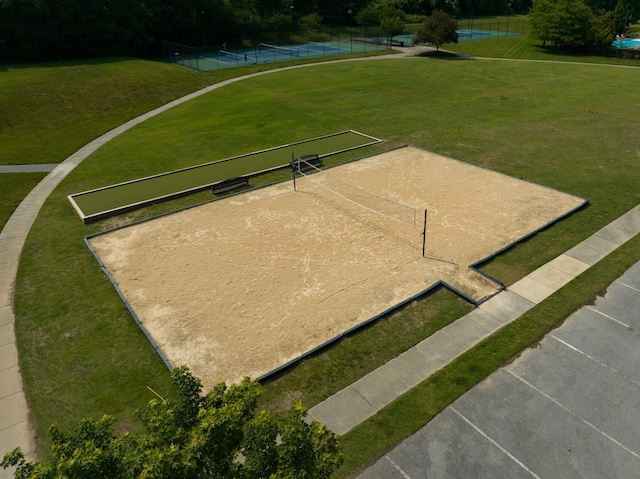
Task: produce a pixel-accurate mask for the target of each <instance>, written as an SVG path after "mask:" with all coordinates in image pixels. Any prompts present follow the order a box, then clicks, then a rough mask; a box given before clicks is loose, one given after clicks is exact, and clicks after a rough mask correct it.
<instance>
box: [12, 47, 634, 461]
mask: <svg viewBox="0 0 640 479" xmlns="http://www.w3.org/2000/svg"><path fill="white" fill-rule="evenodd" d="M148 65H149V68H151V69H153V67H154V66H156V64H153V63H149V64H148ZM638 79H640V71H639V70H622V69H616V68H603V67H597V66H584V65H545V64H540V63H533V64H525V63H506V62H489V61H482V62H480V61H456V62H446V61H433V60H428V59H418V58H415V59H402V60H400V59H398V60H379V61H378V60H375V61H367V62H352V63H349V64H333V65H321V66H314V67H311V68H305V69H299V70H293V71H286V72H278V73H275V74H270V75H266V76H263V77H259V78H254V79H251V80H246V81H242V82H238V83H235V84H233V85H230V86H228V87H225V88H222V89H220V90H217V91H215V92H213V93H211V94H208V95H207V96H205V97H202V98H201V99H199V100H196V101H193V102H191V103H189V104H185V105H183V106H181V107H178V108H177V109H175V110H173V111H170V112H168V113H166V114H163V115H162V116H160V117H157V118H155V119H153V120H150V121H149V122H147V123H145V124H143V125H140V126H139V127H136V128H135V129H133V130H132V131H130V132H129V133H127V134H124V135H122V136H121V137H119V138H118V139H117V140H115V141H114V142H112V143H110V144H107V145H105V146H104V147H103V148H101V149H100V150H98V152H97V153H96V154H94V155H92V157H90V158H89V159H87V160H86V161H85V162H84V163H83V164H82V165H80V166H79V167H78V168H77V169H76V170H75V171H74V172H73V173H71V175H70V176H69V177H68V178H67V179H66V180H65V181H64V182H63V183H62V184H61V185H60V187H59V188H58V189H57V190H56V191H55V192H54V193H53V195H52V196H51V198H50V200H49V201H48V202H47V203H46V204H45V206H44V208H43V210H42V211H41V214H40V215H39V217H38V220H37V221H36V223H35V225H34V228H33V230H32V232H31V234H30V237H29V238H28V240H27V244H26V246H25V250H24V252H23V256H22V262H21V267H20V271H19V277H18V285H17V291H16V297H15V305H16V315H17V324H16V326H17V334H18V343H19V348H20V354H21V361H22V367H23V372H24V374H25V379H26V383H27V393H28V396H29V399H30V401H31V403H32V406H33V410H34V414H35V417H36V420H37V422H38V425H39V427H40V430H41V433H42V434H44V431H45V430H46V428H47V426H48V424H49V423H50V422H51V421H56V422H58V423H60V424H62V425H63V426H64V427H69V426H73V425H75V424H77V421H78V420H79V419H80V418H82V417H85V416H99V415H101V414H103V413H111V414H116V415H118V416H119V417H120V418H121V420H122V422H121V425H120V428H121V429H122V430H125V429H130V428H133V427H135V419H134V413H133V411H134V410H135V409H136V408H138V407H140V406H141V405H142V404H143V403H144V402H145V401H147V400H149V399H151V398H152V397H153V396H152V394H151V393H150V392H149V391H148V390H147V388H146V386H150V387H152V388H154V390H156V391H159V392H160V393H161V394H163V395H164V394H168V374H167V372H166V370H165V368H164V365H163V364H162V362H161V361H160V359H159V358H158V356H157V355H156V354H155V352H154V351H153V349H152V348H151V346H150V345H149V343H148V342H147V340H146V338H145V337H144V336H143V335H142V333H140V332H139V330H138V329H137V327H136V326H135V325H134V323H133V321H132V319H131V317H130V315H129V314H128V312H127V310H126V308H125V307H124V306H123V305H122V303H121V301H120V299H119V297H118V295H117V294H116V292H115V291H114V289H113V287H112V286H111V285H110V284H109V283H108V281H107V280H106V278H105V277H104V276H103V274H102V273H101V271H100V268H99V267H98V265H97V264H96V263H95V261H94V259H93V257H92V256H91V254H90V253H89V251H88V250H87V248H86V247H85V245H84V243H83V237H84V236H85V235H87V234H89V233H92V232H96V231H100V230H102V229H106V228H107V227H110V226H113V225H117V224H120V223H123V222H127V221H130V220H132V219H135V218H142V217H146V216H150V215H153V214H157V213H160V212H163V211H167V210H170V209H174V208H178V207H182V206H186V205H189V204H193V203H197V202H200V201H205V200H207V199H209V198H210V195H206V194H200V195H194V196H193V197H189V198H184V199H181V200H179V201H176V202H171V203H166V204H162V205H156V206H154V207H151V208H148V209H146V210H143V211H140V212H137V213H134V214H131V215H128V216H126V217H121V218H115V219H113V220H109V221H105V222H102V223H98V224H95V225H92V226H89V227H86V226H84V225H83V224H82V222H81V221H80V220H79V218H78V217H77V216H76V215H75V213H74V212H73V210H72V209H71V207H70V205H69V203H68V201H67V199H66V195H68V194H70V193H74V192H78V191H83V190H86V189H89V188H93V187H96V186H102V185H104V184H110V183H115V182H118V181H124V180H129V179H132V178H137V177H140V176H145V175H150V174H155V173H159V172H163V171H168V170H172V169H176V168H181V167H185V166H191V165H195V164H199V163H202V162H205V161H211V160H214V159H220V158H225V157H228V156H233V155H237V154H242V153H247V152H250V151H256V150H260V149H264V148H268V147H270V146H276V145H279V144H284V143H287V142H291V141H296V140H299V139H305V138H310V137H312V136H319V135H322V134H327V133H332V132H335V131H341V130H345V129H351V128H353V129H356V130H359V131H362V132H364V133H367V134H371V135H374V136H378V137H381V138H384V139H386V140H387V141H386V143H385V144H384V147H392V146H397V145H400V144H405V143H411V144H414V145H416V146H421V147H423V148H426V149H428V150H432V151H436V152H438V153H442V154H445V155H448V156H452V157H454V158H458V159H462V160H466V161H470V162H473V163H475V164H479V165H482V166H485V167H488V168H492V169H495V170H499V171H502V172H504V173H507V174H511V175H514V176H518V177H523V178H525V179H528V180H531V181H535V182H538V183H542V184H545V185H547V186H551V187H554V188H558V189H561V190H563V191H567V192H569V193H573V194H576V195H579V196H583V197H587V198H589V199H590V200H591V202H592V204H591V206H590V207H589V208H587V209H586V210H584V211H582V212H580V213H578V214H577V215H575V216H574V217H572V218H569V219H567V220H565V221H563V222H561V223H560V224H558V225H556V226H554V227H553V228H551V229H550V230H548V231H546V232H545V233H543V234H540V235H537V236H536V237H535V238H533V239H531V240H530V241H528V242H527V243H526V244H524V245H521V246H518V247H517V248H515V249H514V250H513V251H511V252H510V253H509V254H507V255H505V256H504V257H501V258H499V259H497V260H496V261H494V262H492V264H491V265H490V271H491V274H493V275H494V276H497V277H499V278H501V279H503V280H504V281H506V282H507V283H509V282H512V281H514V280H516V279H518V278H519V277H522V276H523V275H524V274H526V273H527V272H529V271H531V270H532V269H534V268H535V267H536V266H538V265H539V264H542V263H544V262H546V261H548V260H549V259H550V258H552V257H554V256H556V255H557V254H559V253H561V252H563V251H565V250H566V249H567V248H568V247H570V246H572V245H574V244H575V243H576V242H578V241H579V240H581V239H583V238H584V237H586V236H588V235H589V234H591V233H593V232H594V231H595V230H597V229H598V228H599V227H601V226H603V225H604V224H606V223H608V222H609V221H611V220H612V219H614V218H615V217H617V216H619V215H620V214H622V213H624V212H625V211H627V210H628V209H629V208H631V207H633V206H635V205H636V204H637V203H638V201H639V199H640V197H639V192H638V188H637V184H638V180H640V178H639V176H640V173H638V172H637V171H636V170H637V168H635V167H634V166H635V165H636V164H637V160H638V151H637V145H636V143H637V142H636V141H635V135H634V132H633V126H634V111H633V108H632V107H631V106H632V105H635V103H636V102H637V101H636V99H635V96H634V94H633V91H634V89H635V84H636V83H637V81H638ZM375 150H376V149H375V148H371V149H369V150H368V152H370V151H375ZM340 159H344V157H341V158H340ZM49 161H50V160H48V161H47V162H49ZM277 178H278V175H277V174H275V175H272V176H271V177H270V179H277ZM634 245H635V247H634V248H632V249H631V251H629V250H625V254H626V256H625V258H626V259H628V258H639V257H640V252H639V251H638V247H637V243H634ZM614 270H615V268H614ZM610 276H611V274H610V273H609V274H608V275H604V274H603V275H601V277H600V276H598V277H597V278H594V284H598V281H603V282H604V281H610V279H609V278H610ZM606 284H608V283H606V282H604V283H603V284H602V286H601V287H604V286H606ZM572 292H573V293H572V294H575V295H576V296H577V297H578V298H583V300H588V299H589V298H590V296H591V295H592V293H591V292H590V291H588V290H585V291H583V290H582V289H581V288H580V287H576V288H575V289H572ZM577 303H579V301H576V304H577ZM413 308H418V309H422V310H423V311H425V312H424V313H419V316H420V318H423V320H424V324H423V325H422V326H411V324H412V322H413V321H414V320H412V319H410V318H411V316H407V317H406V318H408V319H404V320H403V319H401V320H399V321H398V320H397V318H389V319H388V320H387V321H383V322H381V323H380V324H379V331H378V333H376V330H375V329H374V328H371V329H370V330H368V331H366V332H365V333H367V334H374V336H375V341H374V340H373V339H371V340H367V341H363V343H369V342H371V344H372V345H375V347H370V349H369V351H370V352H367V350H366V349H363V348H366V347H367V344H363V345H361V346H360V347H358V346H356V347H355V348H353V343H355V342H357V341H358V335H356V336H354V337H353V340H351V341H343V342H342V343H341V344H339V345H338V346H337V347H336V348H334V349H332V350H330V351H328V352H327V353H326V354H323V355H319V356H318V357H316V358H313V359H312V360H310V361H308V362H306V363H304V364H303V365H300V366H299V367H297V368H295V370H293V371H291V372H289V373H288V374H287V375H286V376H285V377H283V378H282V379H281V380H279V381H276V382H274V384H272V385H269V386H268V387H267V398H265V399H266V400H267V401H266V403H267V405H268V406H269V407H272V408H275V409H280V408H282V407H286V405H287V404H289V403H290V402H291V401H293V400H296V399H302V400H303V401H304V402H305V403H306V404H307V405H309V406H311V405H313V404H315V403H316V402H317V401H319V400H321V399H322V398H323V397H326V395H328V394H330V393H331V392H332V391H335V390H338V389H340V388H341V387H342V386H343V385H344V384H346V383H347V382H348V381H350V380H351V379H345V378H357V377H358V376H359V375H361V374H364V372H366V370H367V368H372V367H374V366H375V364H377V363H379V362H381V361H384V360H385V356H393V355H395V354H397V353H398V351H400V350H401V349H402V348H405V347H407V345H408V344H409V343H410V342H411V341H417V340H418V339H419V338H420V337H423V336H426V335H428V334H430V331H432V330H433V327H437V325H439V324H445V323H446V322H447V321H449V320H450V319H451V316H450V315H453V316H455V315H456V314H457V315H460V314H463V312H464V310H465V309H466V308H465V305H463V304H460V302H459V300H458V299H456V298H454V297H453V296H452V295H450V294H441V293H439V294H438V295H436V297H434V298H429V299H426V300H425V301H424V303H421V304H419V305H416V306H413ZM427 311H428V312H427ZM563 311H564V310H563ZM411 312H412V310H411V308H407V311H406V313H411ZM403 313H405V312H403ZM563 314H564V313H563ZM424 318H426V319H424ZM545 327H546V326H545ZM384 328H391V329H392V330H393V331H396V328H397V330H398V331H402V328H409V329H412V328H413V330H412V332H411V336H412V339H410V340H407V343H405V344H402V345H400V346H398V344H396V343H399V342H400V340H399V339H398V336H397V335H392V334H388V330H385V329H384ZM538 330H542V331H543V330H544V327H543V328H542V329H540V328H538V329H537V331H538ZM370 331H371V332H370ZM362 337H363V338H366V336H365V335H363V336H362ZM350 339H351V338H350ZM385 339H387V341H385ZM521 344H524V345H526V341H525V342H523V343H520V342H519V343H518V345H521ZM522 347H524V346H522ZM498 349H500V348H499V347H498ZM378 350H380V351H381V354H379V355H375V357H373V353H375V352H376V351H378ZM332 355H336V356H335V358H336V359H333V358H334V357H333V356H332ZM354 358H355V359H354ZM358 358H361V360H358ZM314 361H315V362H314ZM322 363H325V364H322ZM363 365H364V366H363ZM316 366H317V367H316ZM491 367H495V364H494V363H491V366H490V367H489V368H488V369H490V368H491ZM321 368H324V369H321ZM481 369H482V373H481V374H479V375H476V376H472V377H471V378H470V379H469V381H467V383H469V384H470V383H472V382H473V381H475V380H477V379H478V378H479V377H480V376H482V375H483V374H485V372H484V371H485V369H484V368H481ZM316 371H325V373H324V374H323V375H319V374H316ZM454 382H455V378H454ZM445 389H446V390H447V391H449V389H447V388H445ZM396 414H402V413H396ZM418 414H419V413H418ZM427 419H428V415H425V416H424V417H423V419H422V421H423V422H424V421H426V420H427ZM418 422H420V419H418ZM412 428H415V425H412V426H411V427H409V428H404V427H398V428H397V429H398V435H396V436H393V437H394V440H397V439H398V438H399V437H401V436H402V435H403V434H404V435H406V434H409V433H410V432H412ZM361 437H366V435H365V436H361ZM345 439H346V438H345ZM361 440H362V439H361ZM349 447H351V446H349ZM385 447H389V445H388V444H387V443H385V444H383V445H380V446H379V447H378V449H377V451H378V452H375V451H373V452H372V451H369V452H368V454H369V455H370V456H371V455H375V454H377V453H379V451H380V448H383V449H384V448H385ZM356 449H357V447H356ZM348 450H349V451H352V450H353V449H348ZM349 454H352V453H351V452H349ZM350 457H351V456H350ZM362 462H363V459H362V458H361V457H360V458H359V459H358V460H351V459H350V460H349V462H348V463H349V464H352V465H353V467H356V464H361V463H362ZM365 462H366V460H365Z"/></svg>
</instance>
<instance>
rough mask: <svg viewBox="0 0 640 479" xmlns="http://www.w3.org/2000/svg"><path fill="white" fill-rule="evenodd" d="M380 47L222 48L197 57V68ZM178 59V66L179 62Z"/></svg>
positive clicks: (337, 44)
mask: <svg viewBox="0 0 640 479" xmlns="http://www.w3.org/2000/svg"><path fill="white" fill-rule="evenodd" d="M380 48H381V47H380V45H367V44H363V43H357V42H353V41H331V42H311V41H310V42H308V43H305V44H296V45H290V46H285V45H273V44H268V43H260V44H259V45H258V46H256V47H253V48H245V49H242V48H239V49H238V48H236V49H231V48H229V49H226V50H225V49H221V50H217V51H211V52H207V53H202V54H198V59H197V61H198V69H199V70H201V71H207V70H217V69H222V68H231V67H238V66H243V65H259V64H263V63H274V62H284V61H291V60H298V59H304V58H314V57H322V56H332V55H346V54H350V53H362V52H367V51H373V50H379V49H380ZM180 60H182V58H181V59H177V60H176V63H180Z"/></svg>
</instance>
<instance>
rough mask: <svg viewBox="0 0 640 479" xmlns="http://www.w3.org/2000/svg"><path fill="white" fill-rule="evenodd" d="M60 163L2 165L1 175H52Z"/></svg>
mask: <svg viewBox="0 0 640 479" xmlns="http://www.w3.org/2000/svg"><path fill="white" fill-rule="evenodd" d="M56 166H58V163H43V164H37V165H0V173H50V172H52V171H53V170H55V169H56Z"/></svg>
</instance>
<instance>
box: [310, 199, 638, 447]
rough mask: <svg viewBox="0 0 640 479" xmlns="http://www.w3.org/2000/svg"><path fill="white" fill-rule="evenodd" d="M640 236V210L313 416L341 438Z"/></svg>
mask: <svg viewBox="0 0 640 479" xmlns="http://www.w3.org/2000/svg"><path fill="white" fill-rule="evenodd" d="M639 232H640V205H639V206H637V207H635V208H634V209H632V210H631V211H629V212H627V213H626V214H624V215H623V216H621V217H620V218H618V219H617V220H615V221H613V222H612V223H610V224H609V225H607V226H605V227H604V228H602V229H601V230H600V231H598V232H596V233H595V234H594V235H593V236H590V237H589V238H587V239H586V240H584V241H583V242H582V243H580V244H578V245H576V246H575V247H573V248H571V249H570V250H569V251H567V252H566V253H564V254H562V255H560V256H558V257H557V258H556V259H554V260H553V261H550V262H549V263H547V264H545V265H544V266H542V267H540V268H538V269H537V270H535V271H534V272H533V273H531V274H529V275H527V276H526V277H524V278H522V279H521V280H520V281H518V282H517V283H515V284H513V285H512V286H511V287H509V288H508V289H507V290H506V291H502V292H500V293H498V294H497V295H496V296H494V297H493V298H491V299H490V300H488V301H486V302H485V303H483V304H481V305H480V306H479V307H478V308H476V309H474V310H473V311H471V312H470V313H469V314H467V315H466V316H463V317H462V318H460V319H458V320H457V321H455V322H454V323H452V324H449V325H448V326H446V327H445V328H443V329H442V330H440V331H438V332H437V333H435V334H434V335H432V336H430V337H428V338H427V339H425V340H424V341H422V342H421V343H419V344H417V345H416V346H414V347H413V348H411V349H409V350H408V351H406V352H404V353H403V354H401V355H399V356H398V357H396V358H394V359H392V360H391V361H389V362H388V363H386V364H385V365H383V366H381V367H379V368H378V369H376V370H375V371H373V372H371V373H370V374H368V375H366V376H365V377H363V378H361V379H359V380H358V381H356V382H355V383H353V384H352V385H350V386H348V387H347V388H345V389H343V390H342V391H339V392H338V393H336V394H334V395H333V396H331V397H329V398H328V399H326V400H325V401H323V402H321V403H320V404H318V405H316V406H314V407H313V408H311V409H310V411H309V416H310V418H313V419H317V420H318V421H320V422H321V423H322V424H324V425H326V426H327V427H328V428H329V429H331V430H332V431H334V432H335V433H337V434H340V435H342V434H344V433H346V432H348V431H349V430H351V429H352V428H353V427H355V426H357V425H358V424H360V423H361V422H362V421H364V420H365V419H367V418H369V417H371V416H373V415H374V414H375V413H376V412H378V411H379V410H380V409H382V408H383V407H385V406H386V405H388V404H389V403H390V402H392V401H393V400H394V399H396V398H397V397H398V396H400V395H401V394H404V393H405V392H407V391H408V390H409V389H411V388H412V387H414V386H416V385H417V384H418V383H420V382H422V381H424V380H425V379H427V378H428V377H429V376H430V375H431V374H433V373H434V372H436V371H437V370H438V369H440V368H442V367H443V366H445V365H446V364H448V363H450V362H451V361H453V360H454V359H455V358H457V357H458V356H459V355H461V354H462V353H463V352H465V351H466V350H467V349H469V348H470V347H472V346H474V345H475V344H477V343H478V342H480V341H481V340H482V339H484V338H486V337H487V336H489V335H490V334H492V333H493V332H495V331H497V330H498V329H499V328H501V327H502V326H504V325H505V324H507V323H509V322H511V321H513V320H515V319H516V318H518V317H519V316H521V315H522V314H524V313H525V312H527V311H528V310H530V309H531V308H533V307H534V306H535V305H536V304H538V303H540V302H542V301H543V300H544V299H545V298H547V297H549V296H550V295H552V294H553V293H554V292H555V291H557V290H558V289H560V288H561V287H562V286H564V285H565V284H567V283H568V282H569V281H571V280H572V279H574V278H575V277H576V276H578V275H579V274H580V273H582V272H584V271H585V270H587V269H588V268H589V267H590V266H592V265H593V264H595V263H597V262H598V261H600V260H601V259H602V258H604V257H605V256H606V255H608V254H609V253H611V252H612V251H613V250H615V249H616V248H618V247H619V246H621V245H622V244H624V243H625V242H627V241H628V240H630V239H631V238H633V237H634V236H635V235H636V234H638V233H639Z"/></svg>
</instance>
